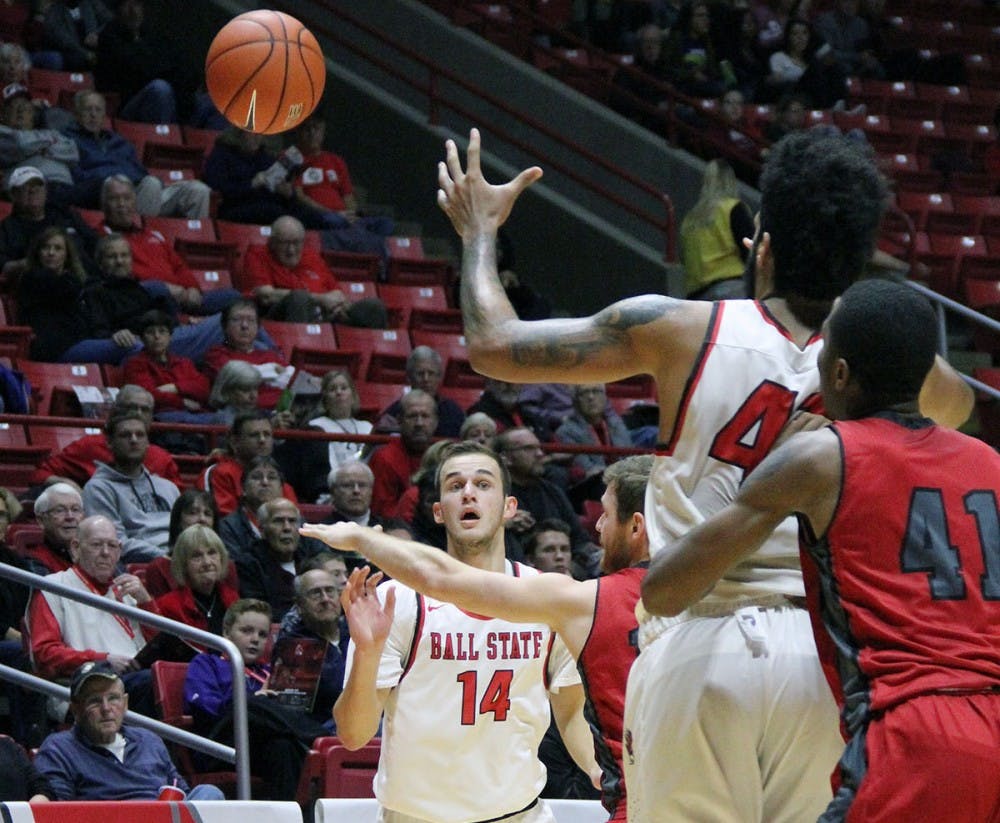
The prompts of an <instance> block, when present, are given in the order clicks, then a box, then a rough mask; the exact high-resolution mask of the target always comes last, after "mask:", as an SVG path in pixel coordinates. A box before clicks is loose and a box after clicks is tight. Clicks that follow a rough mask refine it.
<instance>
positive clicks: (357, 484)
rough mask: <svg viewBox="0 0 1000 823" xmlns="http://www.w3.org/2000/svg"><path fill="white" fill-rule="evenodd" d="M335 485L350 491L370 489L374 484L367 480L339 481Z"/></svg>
mask: <svg viewBox="0 0 1000 823" xmlns="http://www.w3.org/2000/svg"><path fill="white" fill-rule="evenodd" d="M333 485H334V486H336V487H337V488H338V489H344V490H345V491H348V490H350V489H370V488H372V486H373V485H374V484H372V483H369V482H368V481H367V480H338V481H337V482H336V483H334V484H333Z"/></svg>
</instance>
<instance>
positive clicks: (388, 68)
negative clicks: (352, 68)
mask: <svg viewBox="0 0 1000 823" xmlns="http://www.w3.org/2000/svg"><path fill="white" fill-rule="evenodd" d="M320 2H321V4H322V6H323V8H324V9H325V10H326V11H327V12H329V15H330V16H331V17H333V18H337V19H338V20H339V21H340V22H342V23H347V24H349V25H352V26H354V27H356V28H357V29H359V30H360V31H362V32H364V33H365V34H367V35H368V36H370V37H372V38H376V39H377V40H378V42H379V45H380V47H382V48H386V47H391V48H392V49H393V50H394V51H395V52H396V53H397V54H399V55H401V56H403V57H404V58H406V59H407V60H410V61H412V62H414V63H416V64H417V65H419V66H420V67H421V68H422V69H423V70H424V71H425V72H426V73H427V77H428V78H429V79H428V80H427V81H422V80H420V79H418V78H417V76H416V75H417V72H403V71H401V70H399V69H397V68H396V67H395V66H393V65H392V64H391V63H390V62H388V61H387V60H384V59H382V58H381V57H379V56H378V55H377V54H374V53H371V52H369V51H366V50H364V49H362V48H359V47H358V46H357V45H356V44H354V43H353V42H351V41H350V40H349V39H348V38H346V37H345V36H344V34H343V33H342V32H340V31H338V27H337V26H335V25H332V24H331V23H329V22H327V21H326V20H324V19H320V18H312V19H309V20H307V21H306V22H308V25H309V27H310V29H311V30H312V31H313V32H314V33H316V34H319V35H322V36H323V37H325V38H327V39H329V40H331V41H332V42H334V43H336V44H337V45H339V46H340V47H341V48H344V49H346V50H347V51H349V52H351V53H352V54H354V55H355V56H357V57H359V58H360V59H362V60H364V61H366V62H368V63H370V64H371V65H373V66H375V67H377V68H378V69H379V70H381V71H383V72H385V73H386V74H388V75H390V76H391V77H393V78H395V79H396V80H398V81H400V82H402V83H405V84H406V85H407V86H409V87H410V88H411V89H413V90H415V91H417V92H420V93H421V94H423V95H425V96H426V98H427V114H428V122H430V123H432V124H434V123H436V122H437V112H438V110H439V109H440V108H441V107H444V108H447V109H449V110H451V111H452V112H454V113H456V114H459V115H462V116H463V117H467V118H469V119H470V120H473V121H475V120H479V119H482V115H481V114H478V113H476V112H473V111H471V110H470V109H468V108H466V107H465V106H463V105H461V104H460V103H458V102H456V101H454V100H451V99H449V98H448V97H444V96H441V95H440V94H439V92H438V89H439V83H440V80H441V79H442V78H443V79H445V80H447V81H448V82H449V83H453V84H454V85H456V86H458V87H459V88H461V89H463V90H464V91H466V92H469V93H471V94H474V95H475V97H476V100H477V101H478V102H485V103H488V104H489V105H490V106H492V107H493V108H495V109H498V110H499V111H501V112H503V113H504V114H506V115H508V116H511V117H514V118H516V119H517V120H518V121H520V122H521V123H523V124H524V125H525V126H527V127H529V128H530V129H532V130H534V131H535V132H537V133H538V134H540V135H543V136H545V137H546V138H548V139H550V140H552V141H553V142H555V143H558V144H560V145H562V146H563V147H565V148H566V149H568V150H570V151H572V152H574V153H575V154H577V155H578V156H580V157H582V158H584V159H585V160H587V161H588V162H589V163H591V164H593V165H595V166H598V167H599V168H601V169H602V170H604V171H605V172H608V173H609V174H613V175H615V176H616V177H618V178H619V179H620V180H621V181H622V182H624V183H627V184H629V185H630V186H632V187H633V188H635V189H637V190H638V191H640V192H642V193H643V194H646V195H648V196H649V197H652V198H654V199H655V200H656V201H658V202H662V201H663V200H664V199H665V198H668V197H669V194H668V193H667V192H663V191H661V190H659V189H657V188H656V187H655V186H653V185H651V184H650V183H648V182H647V181H645V180H643V179H642V178H640V177H638V176H636V175H634V174H632V173H631V172H629V171H627V170H626V169H623V168H621V167H619V166H617V165H615V164H614V163H611V162H610V161H608V160H607V159H605V158H604V157H601V156H600V155H599V154H596V153H595V152H592V151H590V150H589V149H587V148H586V147H584V146H582V145H581V144H579V143H577V142H576V141H574V140H572V139H571V138H569V137H567V136H566V135H564V134H562V133H561V132H559V131H558V130H557V129H554V128H552V127H551V126H548V125H546V124H545V123H543V122H541V121H539V120H537V119H536V118H533V117H532V116H530V115H529V114H527V113H525V112H522V111H517V110H516V109H514V108H513V107H512V106H511V105H510V104H508V103H506V102H505V101H503V100H501V99H499V98H498V97H496V96H494V95H492V94H490V93H489V92H487V91H485V90H483V89H482V88H480V87H478V86H476V85H474V84H473V83H470V82H469V81H468V80H466V79H465V78H464V77H462V76H460V75H459V74H457V73H455V72H453V71H451V70H450V69H448V68H446V67H445V66H443V65H439V64H438V63H436V62H434V61H433V60H432V59H430V58H428V57H427V56H426V55H424V54H421V53H419V52H417V51H416V50H414V49H412V48H410V47H409V46H408V45H406V44H405V43H401V42H399V41H398V40H394V39H393V38H391V37H390V36H388V35H387V34H386V33H385V32H384V31H380V30H378V29H376V28H375V27H374V26H372V25H371V24H370V23H368V22H367V21H365V20H363V19H361V18H359V17H356V16H355V15H353V14H351V13H350V12H347V11H345V10H343V9H340V8H336V7H335V6H333V5H332V4H331V3H329V2H325V0H320ZM282 6H284V7H285V9H286V10H289V11H293V12H294V13H296V14H298V15H299V16H300V17H303V14H302V10H301V9H295V10H293V9H291V8H290V4H289V3H288V2H285V3H279V4H278V6H277V7H278V8H280V7H282ZM490 128H492V129H493V130H494V131H495V132H496V134H497V135H498V136H499V137H500V138H501V139H502V140H504V141H505V142H506V143H508V144H510V145H512V146H514V147H516V148H517V149H519V150H521V151H522V152H524V153H526V154H529V155H533V156H535V157H538V158H539V161H540V162H542V163H543V164H545V165H546V166H547V167H548V168H551V169H554V170H556V171H558V172H559V173H560V174H562V175H564V176H565V177H567V178H569V179H570V180H572V181H573V182H574V183H576V184H577V185H580V186H582V187H584V188H586V189H589V190H590V191H591V192H593V193H595V194H597V195H598V196H599V197H601V198H603V199H604V200H606V201H607V202H609V203H611V204H613V205H614V206H616V207H617V208H620V209H621V210H623V211H625V212H626V213H628V214H631V215H633V216H634V217H637V218H639V219H640V220H642V221H643V222H645V223H647V224H649V225H651V226H652V227H653V228H655V229H657V230H658V231H659V232H661V233H662V234H663V236H664V259H665V260H667V262H673V261H670V260H669V259H667V258H666V252H667V250H668V249H670V248H673V241H672V239H671V238H670V234H671V233H672V232H673V230H674V226H673V224H672V222H671V220H670V216H669V215H670V213H672V211H671V212H670V213H668V215H667V216H665V217H660V216H657V215H654V214H652V213H651V212H650V211H648V210H646V209H644V208H642V207H641V206H639V205H637V204H636V202H635V199H634V198H629V197H624V196H622V195H620V194H618V193H616V192H615V191H613V190H612V189H610V188H608V187H606V186H603V185H601V184H600V183H598V182H597V181H596V180H594V179H592V176H588V175H587V174H584V173H581V172H580V171H577V169H576V168H575V167H574V166H573V165H572V164H567V163H564V162H562V161H560V160H559V159H558V158H556V157H554V156H552V155H550V154H548V153H546V152H545V151H543V150H541V149H540V147H539V146H538V145H536V144H533V143H532V142H530V141H529V140H525V139H522V138H520V137H518V136H517V135H516V134H514V133H512V132H509V131H506V130H504V129H502V128H500V127H498V126H497V124H496V123H492V124H491V126H490Z"/></svg>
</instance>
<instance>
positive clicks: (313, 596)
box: [302, 586, 340, 603]
mask: <svg viewBox="0 0 1000 823" xmlns="http://www.w3.org/2000/svg"><path fill="white" fill-rule="evenodd" d="M339 594H340V592H339V590H338V589H337V587H336V586H320V587H319V588H316V589H309V591H307V592H303V593H302V595H303V597H305V599H306V600H310V601H312V602H313V603H319V601H320V600H322V599H323V598H324V597H329V598H330V599H332V600H336V599H337V597H338V595H339Z"/></svg>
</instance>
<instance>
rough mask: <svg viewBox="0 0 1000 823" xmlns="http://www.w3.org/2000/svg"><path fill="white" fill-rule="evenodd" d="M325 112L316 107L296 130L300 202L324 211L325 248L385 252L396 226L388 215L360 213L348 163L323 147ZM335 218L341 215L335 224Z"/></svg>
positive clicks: (297, 185)
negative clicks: (299, 161)
mask: <svg viewBox="0 0 1000 823" xmlns="http://www.w3.org/2000/svg"><path fill="white" fill-rule="evenodd" d="M325 137H326V120H325V113H324V112H323V111H322V110H321V109H319V110H317V111H314V112H313V114H312V115H311V116H310V117H309V119H308V120H306V121H305V122H304V123H303V124H302V125H301V126H300V127H299V128H298V130H297V131H296V132H295V146H296V148H298V149H299V151H301V152H302V169H301V171H300V172H299V173H298V176H297V177H296V178H295V186H296V190H297V192H296V196H297V197H298V199H299V201H300V202H302V203H304V204H306V205H308V206H312V207H313V208H314V209H317V210H320V211H324V212H326V213H327V222H328V226H329V228H328V229H327V231H326V232H325V233H324V235H323V241H324V245H325V246H326V247H327V248H333V249H338V250H341V251H353V252H362V253H363V252H370V253H373V254H378V255H380V256H382V257H385V255H386V246H385V238H386V237H388V236H389V235H390V234H392V233H393V230H394V228H395V226H394V225H393V222H392V220H390V219H389V218H388V217H376V216H370V215H362V214H361V213H360V212H359V211H358V203H357V200H356V198H355V196H354V187H353V185H352V184H351V175H350V173H349V172H348V170H347V163H346V162H344V158H343V157H341V156H340V155H339V154H334V153H333V152H331V151H325V150H324V149H323V139H324V138H325ZM335 217H340V218H341V220H340V222H339V223H338V222H337V221H335V219H334V218H335Z"/></svg>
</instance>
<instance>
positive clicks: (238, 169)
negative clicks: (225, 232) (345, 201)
mask: <svg viewBox="0 0 1000 823" xmlns="http://www.w3.org/2000/svg"><path fill="white" fill-rule="evenodd" d="M295 154H296V153H294V152H287V153H285V154H284V155H282V157H280V158H279V156H278V155H277V154H276V153H274V152H273V151H271V150H270V149H269V148H267V147H266V145H265V138H264V136H263V135H261V134H254V133H253V132H250V131H243V130H242V129H238V128H236V127H235V126H234V127H232V128H229V129H227V130H226V131H224V132H223V133H222V134H221V135H219V137H218V139H217V140H216V141H215V146H213V148H212V151H211V152H210V153H209V155H208V157H207V158H206V159H205V168H204V170H203V171H202V179H203V180H204V181H205V182H206V183H208V185H209V186H211V187H212V188H213V189H215V191H217V192H219V194H221V195H222V201H221V202H220V203H219V209H218V217H219V218H220V219H221V220H232V221H234V222H237V223H258V224H262V225H264V224H266V225H270V224H271V223H273V222H274V221H275V220H277V219H278V218H279V217H283V216H286V215H287V216H290V217H295V218H296V219H298V220H299V222H301V223H302V224H303V225H304V226H305V227H306V228H307V229H325V228H326V227H327V225H328V223H327V220H326V218H325V214H326V213H325V212H323V211H319V210H317V209H314V208H312V207H311V206H309V205H306V204H305V203H302V202H300V201H299V198H298V194H297V189H296V188H295V186H294V184H293V183H292V182H291V178H292V172H294V171H295V169H296V168H297V166H298V165H300V164H301V156H299V157H298V158H296V157H295V156H294V155H295ZM296 159H297V160H298V161H299V162H298V163H297V162H296ZM267 172H270V175H269V174H267Z"/></svg>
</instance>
